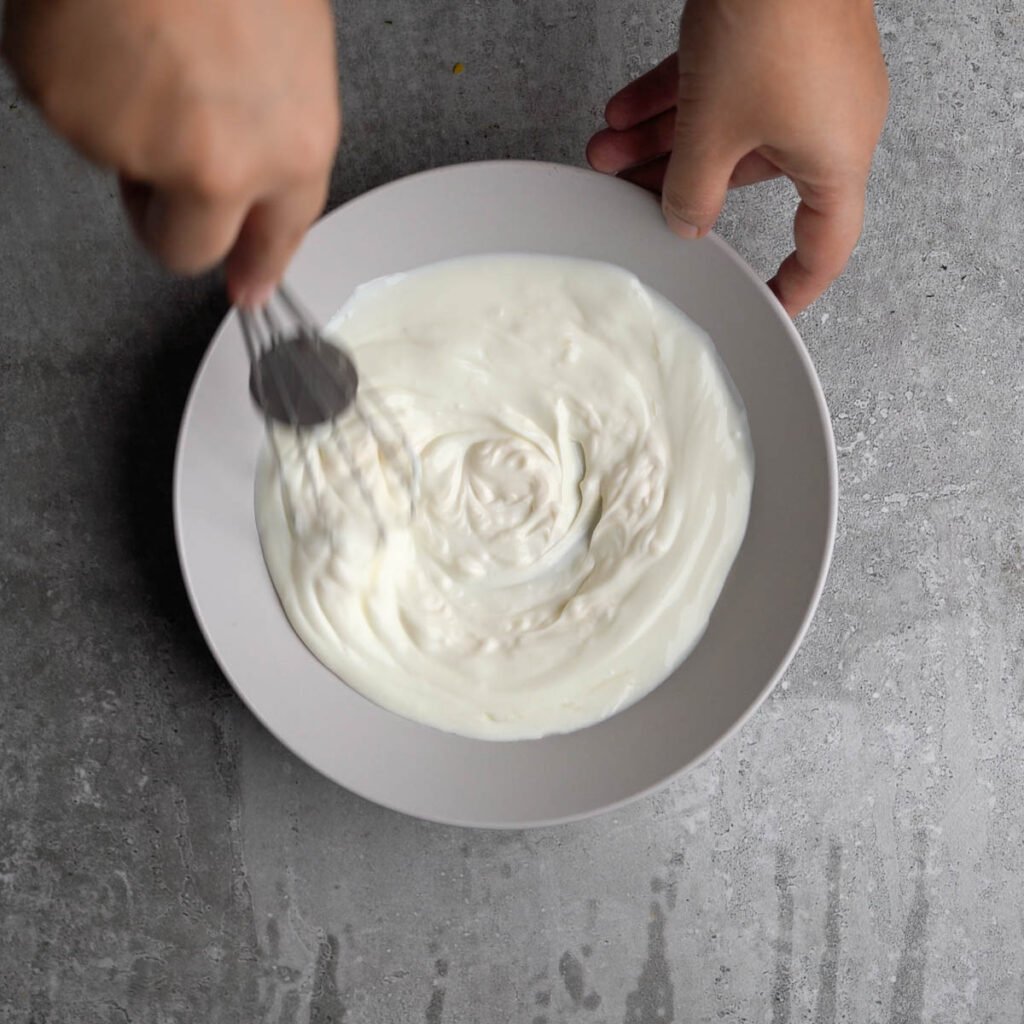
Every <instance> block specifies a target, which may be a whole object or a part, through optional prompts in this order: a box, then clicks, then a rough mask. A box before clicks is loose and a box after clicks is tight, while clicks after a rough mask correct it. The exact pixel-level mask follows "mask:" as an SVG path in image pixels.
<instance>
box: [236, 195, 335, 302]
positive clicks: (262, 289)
mask: <svg viewBox="0 0 1024 1024" xmlns="http://www.w3.org/2000/svg"><path fill="white" fill-rule="evenodd" d="M326 198H327V185H326V182H322V181H321V180H319V179H318V180H317V181H315V182H312V183H310V184H307V185H305V186H304V187H302V188H296V189H293V190H290V191H288V192H284V193H281V194H279V195H277V196H274V197H272V198H271V199H268V200H265V201H263V202H261V203H258V204H257V205H255V206H254V207H253V208H252V209H251V210H250V211H249V214H248V216H247V217H246V218H245V223H244V224H243V225H242V227H241V233H240V234H239V235H238V241H237V242H236V243H235V244H234V246H233V247H232V248H231V251H230V254H229V255H228V259H227V266H226V270H227V287H228V295H229V297H230V299H231V301H232V302H233V303H234V304H235V305H238V306H258V305H261V304H262V303H263V302H265V301H266V300H267V299H268V298H269V297H270V293H271V292H272V291H273V289H274V286H275V285H276V284H277V283H278V281H280V280H281V278H282V277H283V276H284V271H285V268H286V267H287V265H288V261H289V260H290V259H291V257H292V254H293V253H294V252H295V250H296V249H297V248H298V245H299V242H301V241H302V236H303V235H304V234H305V232H306V229H307V228H308V227H309V225H310V224H312V223H313V221H314V220H316V218H317V216H318V215H319V214H320V212H321V210H322V209H323V206H324V201H325V200H326Z"/></svg>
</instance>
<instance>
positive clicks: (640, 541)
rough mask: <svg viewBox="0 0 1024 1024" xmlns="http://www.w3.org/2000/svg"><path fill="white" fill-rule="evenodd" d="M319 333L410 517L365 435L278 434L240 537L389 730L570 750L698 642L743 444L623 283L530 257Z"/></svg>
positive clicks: (392, 298) (394, 287) (741, 502)
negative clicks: (403, 471)
mask: <svg viewBox="0 0 1024 1024" xmlns="http://www.w3.org/2000/svg"><path fill="white" fill-rule="evenodd" d="M330 331H331V332H332V333H336V334H337V336H339V337H344V339H345V342H346V344H347V345H348V346H349V347H350V348H351V349H352V351H353V353H354V355H355V359H356V362H357V364H358V366H359V368H360V373H361V376H362V378H363V380H364V381H367V382H371V383H372V387H373V389H374V394H375V395H376V399H377V400H378V401H381V402H384V403H386V404H387V407H388V409H389V410H390V412H391V413H392V414H393V415H394V417H395V418H396V419H397V420H398V421H400V422H401V424H402V426H403V428H404V430H405V432H406V433H407V435H408V438H409V440H410V442H411V444H412V447H413V449H414V451H415V452H416V453H417V455H418V457H419V460H420V466H421V473H422V480H421V491H420V498H419V502H418V504H417V507H416V510H415V514H414V515H413V516H412V518H411V519H410V517H409V516H408V511H407V503H406V496H405V494H404V492H403V490H402V488H401V487H400V486H399V478H398V475H397V474H396V473H394V472H392V470H393V468H394V467H393V466H391V465H389V461H388V453H387V451H386V450H385V451H384V457H383V458H381V455H380V451H381V450H380V447H379V446H378V445H377V444H375V443H374V442H373V439H372V438H371V437H369V436H368V435H367V434H366V432H365V429H364V428H363V427H362V425H361V424H360V422H359V421H358V420H357V419H355V418H354V417H353V418H351V419H349V420H345V421H343V423H342V424H341V426H340V427H337V428H335V430H336V431H340V432H341V434H340V435H334V436H332V434H331V432H330V431H323V432H321V434H319V435H318V436H316V437H313V438H312V439H311V440H310V439H306V440H304V441H303V440H300V439H299V438H297V437H296V436H295V435H293V434H291V433H290V432H288V431H284V430H279V431H278V435H277V436H278V443H279V446H280V449H281V459H280V462H277V461H275V460H274V459H272V458H270V457H269V455H268V456H265V457H264V459H263V460H262V462H261V466H260V471H259V475H258V480H257V489H256V511H257V524H258V527H259V532H260V537H261V540H262V544H263V549H264V555H265V557H266V561H267V565H268V567H269V570H270V574H271V577H272V579H273V581H274V584H275V587H276V588H277V592H278V594H279V596H280V599H281V603H282V605H283V606H284V609H285V612H286V613H287V615H288V618H289V619H290V621H291V623H292V625H293V627H294V628H295V630H296V632H297V633H298V635H299V636H300V637H301V638H302V640H303V641H304V642H305V643H306V644H307V646H308V647H309V648H310V649H311V650H312V651H313V653H314V654H316V656H317V657H318V658H319V659H320V660H321V661H322V662H323V663H324V664H325V665H327V666H328V667H329V668H331V669H332V670H333V671H334V672H335V673H337V675H339V676H340V677H341V678H342V679H344V680H345V681H346V682H347V683H349V684H350V685H352V686H353V687H355V688H356V689H357V690H358V691H359V692H361V693H362V694H364V695H365V696H366V697H368V698H370V699H371V700H373V701H375V702H377V703H378V704H380V705H382V706H383V707H386V708H388V709H390V710H392V711H395V712H397V713H399V714H402V715H405V716H407V717H409V718H412V719H415V720H418V721H420V722H424V723H427V724H429V725H432V726H436V727H438V728H441V729H446V730H449V731H452V732H457V733H461V734H464V735H467V736H475V737H481V738H487V739H517V738H526V737H536V736H541V735H544V734H547V733H554V732H565V731H569V730H572V729H577V728H580V727H582V726H585V725H589V724H592V723H594V722H597V721H600V720H601V719H603V718H606V717H607V716H608V715H610V714H612V713H613V712H615V711H616V710H618V709H620V708H622V707H624V706H625V705H627V704H629V703H632V702H633V701H634V700H636V699H637V698H639V697H640V696H642V695H643V694H645V693H647V692H648V691H649V690H651V689H652V688H653V687H654V686H656V685H657V684H658V683H659V682H660V681H661V680H662V679H663V678H664V677H665V676H666V675H667V674H668V672H669V671H670V670H671V669H672V667H673V666H674V665H675V664H677V663H678V662H679V661H680V660H681V659H682V658H683V657H684V656H685V655H686V654H687V653H688V652H689V650H690V649H691V648H692V647H693V645H694V644H695V643H696V642H697V640H698V639H699V637H700V635H701V633H702V632H703V631H704V628H705V626H706V625H707V621H708V618H709V615H710V613H711V610H712V607H713V606H714V603H715V601H716V599H717V597H718V594H719V592H720V590H721V588H722V585H723V583H724V581H725V578H726V575H727V573H728V571H729V568H730V566H731V564H732V562H733V559H734V558H735V556H736V553H737V551H738V549H739V546H740V543H741V541H742V538H743V534H744V531H745V529H746V522H747V515H748V510H749V505H750V494H751V486H752V480H753V461H752V456H751V449H750V443H749V438H748V435H747V429H746V421H745V417H744V415H743V412H742V409H741V408H740V407H739V405H738V403H737V401H736V399H735V397H734V394H733V391H732V389H731V387H730V384H729V382H728V380H727V378H726V376H725V372H724V370H723V368H722V367H721V365H720V364H719V362H718V359H717V357H716V354H715V352H714V348H713V346H712V345H711V342H710V341H709V339H708V338H707V337H706V336H704V335H703V334H702V333H701V332H700V331H699V330H698V329H697V328H696V327H695V326H694V325H693V324H692V323H691V322H690V321H689V320H687V319H686V318H685V317H684V316H683V315H682V314H681V313H680V312H679V311H678V310H676V309H675V308H674V307H673V306H671V305H670V304H669V303H667V302H666V301H664V300H663V299H661V298H660V297H658V296H656V295H655V294H653V293H652V292H650V291H649V290H648V289H646V288H645V287H644V286H643V285H641V284H640V282H639V281H638V280H637V279H636V278H635V277H633V276H632V275H631V274H628V273H627V272H625V271H623V270H620V269H618V268H616V267H611V266H608V265H606V264H600V263H592V262H588V261H582V260H572V259H563V258H555V257H540V256H487V257H474V258H471V259H465V260H459V261H453V262H450V263H443V264H437V265H434V266H431V267H427V268H424V269H422V270H419V271H416V272H414V273H411V274H408V275H403V276H399V277H396V278H389V279H385V280H383V281H379V282H374V283H373V284H371V285H367V286H365V287H364V288H362V289H360V290H359V291H358V292H357V293H356V295H355V296H354V298H353V299H352V300H351V301H350V303H349V304H348V305H347V306H346V307H345V309H343V310H342V312H341V313H340V314H339V315H338V317H337V318H335V321H334V322H333V324H332V326H331V329H330ZM339 436H342V439H343V440H344V442H345V443H346V444H348V445H349V447H350V448H351V449H352V451H353V452H354V453H355V455H356V457H357V459H358V461H359V463H360V465H361V467H362V468H363V471H364V472H363V475H364V477H365V478H366V479H367V481H369V482H370V483H371V485H372V487H373V491H374V495H375V499H376V502H377V504H378V506H379V507H380V508H381V509H382V510H383V511H384V513H385V516H386V518H387V519H388V524H389V529H388V531H387V538H386V542H385V543H384V544H378V543H377V536H376V532H375V529H374V527H373V523H372V520H371V519H370V517H369V516H368V514H367V511H366V506H365V503H364V502H363V501H362V500H361V497H360V495H359V493H358V490H357V488H356V487H355V486H354V484H353V482H352V478H351V476H350V474H349V473H348V472H347V470H346V469H345V466H344V461H343V460H342V459H340V458H339V455H338V447H337V442H338V437H339ZM318 495H319V504H318V503H317V500H316V498H317V496H318ZM286 510H288V511H290V513H291V514H290V515H288V514H286Z"/></svg>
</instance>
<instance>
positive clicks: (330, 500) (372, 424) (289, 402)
mask: <svg viewBox="0 0 1024 1024" xmlns="http://www.w3.org/2000/svg"><path fill="white" fill-rule="evenodd" d="M238 313H239V318H240V320H241V324H242V332H243V336H244V338H245V345H246V349H247V350H248V354H249V366H250V372H249V391H250V393H251V395H252V397H253V400H254V401H255V403H256V405H257V406H258V407H259V408H260V410H261V411H262V412H263V415H264V418H265V421H266V428H267V439H268V443H269V448H270V451H271V453H272V455H273V458H274V460H275V463H276V469H277V472H278V476H279V479H280V481H281V497H282V501H283V503H284V510H285V514H286V515H287V517H288V521H289V526H290V527H291V529H292V530H293V531H294V533H295V535H296V536H301V537H307V538H315V539H325V538H326V539H327V540H328V541H329V542H330V544H331V547H332V549H333V548H334V547H335V546H336V545H337V544H338V543H340V541H341V539H342V536H343V534H344V532H345V531H346V530H349V529H352V528H353V527H354V526H355V523H354V522H353V519H360V518H362V519H364V520H365V519H367V518H368V519H369V523H370V525H371V526H372V527H373V529H374V530H375V532H376V538H375V540H376V543H377V544H378V545H379V544H382V543H383V542H384V541H385V540H386V539H387V535H388V529H389V526H391V525H394V524H396V523H397V522H399V521H405V522H408V521H409V520H410V519H411V518H412V516H413V514H414V513H415V509H416V501H417V498H418V496H419V485H420V466H419V460H418V458H417V457H416V453H415V451H414V450H413V448H412V445H411V444H410V443H409V439H408V437H407V436H406V434H405V432H404V431H403V430H402V426H401V424H400V423H399V421H398V418H397V417H396V416H395V414H394V412H393V411H392V410H391V409H389V408H388V405H387V403H386V401H385V400H384V399H383V398H382V397H381V396H380V395H378V394H377V393H376V392H375V391H374V390H373V388H372V386H371V385H369V384H367V383H366V382H363V381H361V380H360V378H359V374H358V371H357V369H356V366H355V362H354V361H353V358H352V356H351V354H350V353H349V352H348V351H347V350H346V349H345V347H344V346H343V345H341V344H339V343H337V342H333V341H329V340H327V339H326V338H325V337H324V334H323V331H322V330H321V329H320V327H319V325H318V324H317V323H316V321H315V320H314V319H313V317H312V316H311V315H310V314H309V313H308V311H306V310H305V309H304V308H303V306H302V305H301V304H300V303H299V301H298V300H297V299H296V298H295V296H294V295H293V294H292V293H291V292H290V291H289V289H288V288H287V287H286V286H285V285H284V284H281V285H279V286H278V288H277V290H276V292H275V293H274V295H272V296H271V299H270V300H269V301H268V302H267V303H266V304H265V305H264V306H262V307H261V308H259V309H239V311H238ZM295 488H298V489H299V492H300V493H296V491H295ZM305 496H309V497H311V498H312V501H311V502H307V501H299V500H298V499H299V498H300V497H305ZM353 496H354V497H355V498H356V499H357V503H358V506H361V507H357V503H354V502H353V500H352V499H353ZM304 507H310V508H312V509H313V512H314V514H313V518H312V521H308V517H307V521H303V519H302V516H301V515H300V512H299V509H300V508H304Z"/></svg>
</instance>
